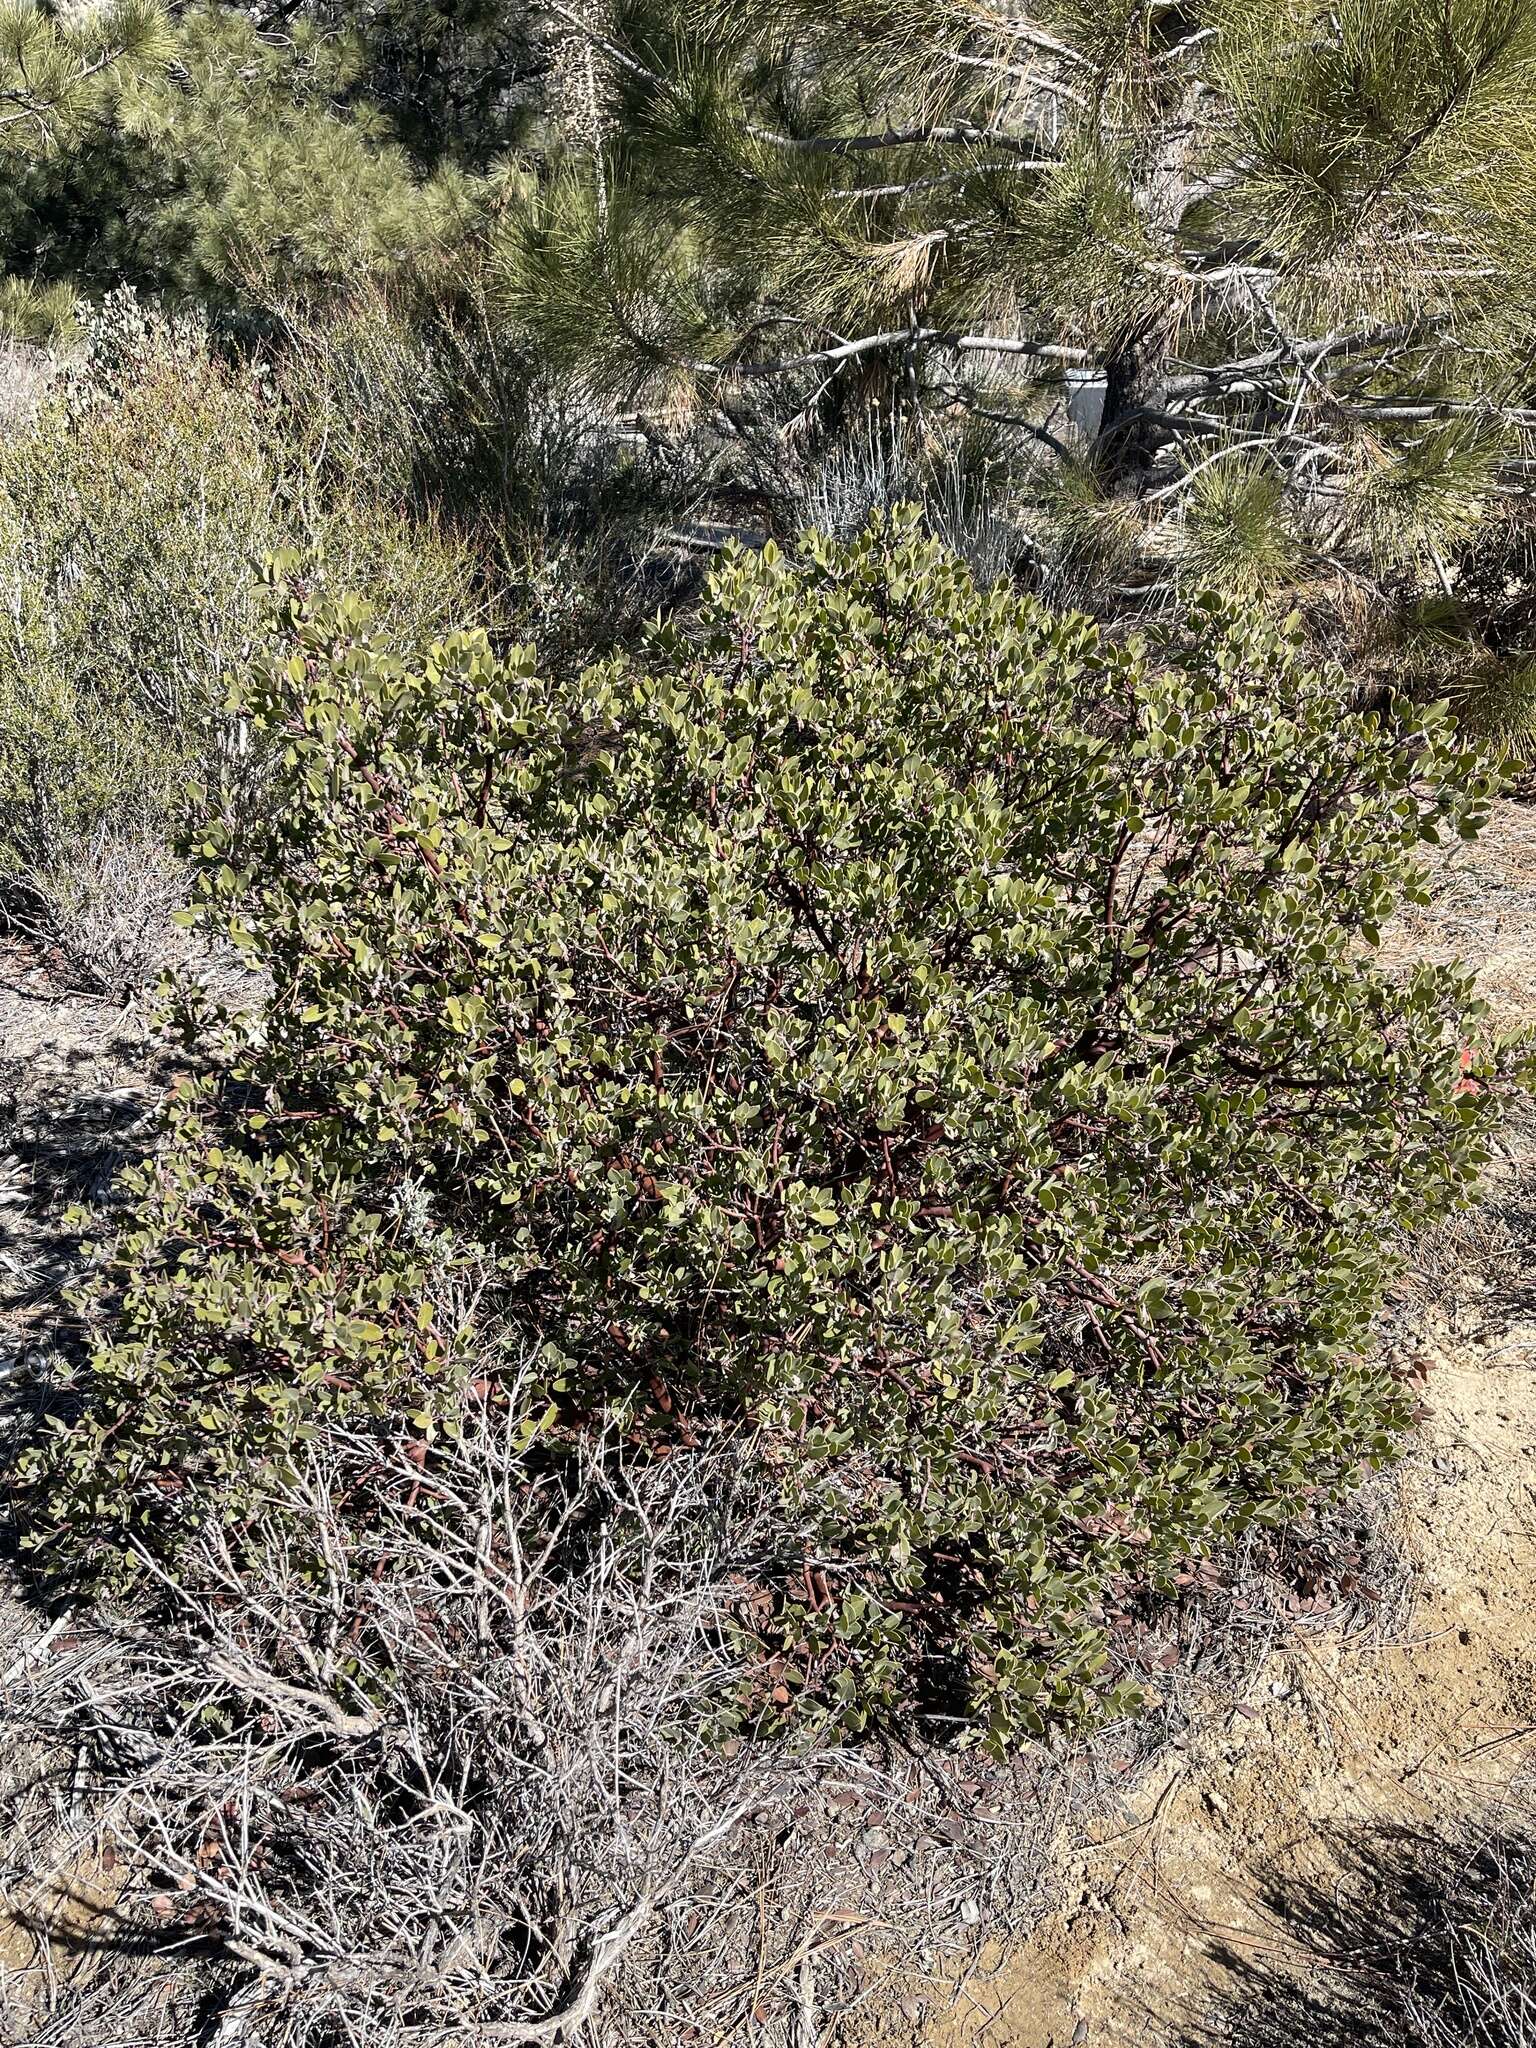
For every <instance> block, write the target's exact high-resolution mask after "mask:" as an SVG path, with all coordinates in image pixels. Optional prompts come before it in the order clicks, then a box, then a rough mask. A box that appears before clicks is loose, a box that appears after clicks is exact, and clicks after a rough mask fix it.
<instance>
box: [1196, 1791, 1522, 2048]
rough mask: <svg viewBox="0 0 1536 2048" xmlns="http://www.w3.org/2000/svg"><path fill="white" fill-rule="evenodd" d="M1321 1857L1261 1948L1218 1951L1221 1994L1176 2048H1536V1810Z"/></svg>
mask: <svg viewBox="0 0 1536 2048" xmlns="http://www.w3.org/2000/svg"><path fill="white" fill-rule="evenodd" d="M1326 1846H1327V1848H1328V1849H1329V1851H1330V1853H1329V1854H1328V1855H1327V1856H1326V1857H1320V1858H1319V1859H1318V1867H1319V1868H1324V1869H1326V1871H1327V1876H1326V1878H1325V1879H1323V1880H1320V1881H1316V1882H1314V1881H1310V1880H1308V1881H1301V1882H1286V1883H1278V1882H1277V1883H1274V1884H1272V1885H1270V1886H1268V1887H1266V1889H1265V1891H1264V1893H1263V1894H1262V1898H1261V1904H1262V1908H1263V1917H1264V1920H1265V1922H1267V1926H1266V1928H1265V1930H1264V1931H1263V1932H1262V1933H1261V1934H1259V1935H1257V1936H1254V1937H1250V1936H1247V1935H1244V1936H1243V1937H1241V1938H1240V1940H1234V1941H1232V1942H1230V1943H1228V1942H1227V1941H1225V1940H1224V1939H1223V1938H1221V1937H1218V1938H1217V1939H1216V1940H1215V1941H1213V1942H1212V1945H1211V1946H1212V1954H1213V1958H1214V1960H1215V1962H1216V1963H1217V1965H1218V1970H1219V1984H1220V1988H1219V1990H1218V1992H1217V1993H1216V1995H1215V1997H1214V1998H1213V1999H1212V2000H1211V2001H1210V2003H1209V2004H1208V2005H1207V2006H1206V2007H1205V2008H1204V2009H1203V2010H1202V2011H1200V2012H1199V2013H1198V2014H1196V2015H1194V2016H1193V2017H1192V2018H1191V2019H1190V2020H1189V2021H1188V2022H1187V2023H1185V2024H1184V2025H1183V2026H1182V2027H1180V2028H1178V2029H1177V2030H1176V2031H1174V2032H1173V2033H1171V2034H1170V2035H1169V2036H1168V2039H1167V2048H1532V2044H1533V2043H1536V1897H1533V1887H1536V1811H1521V1812H1519V1813H1518V1814H1510V1813H1506V1814H1504V1815H1502V1816H1501V1817H1500V1821H1499V1824H1498V1825H1496V1826H1494V1825H1492V1824H1488V1825H1484V1826H1481V1827H1475V1828H1474V1827H1469V1826H1465V1825H1458V1824H1447V1825H1446V1826H1444V1827H1403V1826H1393V1827H1388V1826H1370V1827H1362V1828H1360V1829H1358V1830H1355V1831H1350V1832H1338V1833H1335V1835H1334V1836H1333V1838H1332V1839H1331V1841H1330V1842H1329V1843H1328V1844H1327V1845H1326Z"/></svg>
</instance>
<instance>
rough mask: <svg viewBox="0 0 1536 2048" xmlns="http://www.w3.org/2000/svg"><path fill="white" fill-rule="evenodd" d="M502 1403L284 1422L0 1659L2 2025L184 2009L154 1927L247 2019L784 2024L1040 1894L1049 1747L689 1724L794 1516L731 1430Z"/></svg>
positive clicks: (559, 2028)
mask: <svg viewBox="0 0 1536 2048" xmlns="http://www.w3.org/2000/svg"><path fill="white" fill-rule="evenodd" d="M516 1413H517V1409H516V1405H515V1404H513V1406H512V1407H510V1408H508V1409H501V1408H497V1409H493V1410H491V1411H488V1412H486V1411H482V1412H481V1413H480V1415H479V1417H478V1419H477V1420H476V1421H475V1422H473V1423H472V1424H471V1426H469V1427H468V1428H467V1429H466V1431H465V1434H464V1435H463V1437H462V1438H461V1439H460V1440H459V1441H457V1442H455V1443H445V1444H442V1445H440V1446H438V1447H436V1448H435V1449H434V1451H433V1453H432V1454H431V1456H430V1457H424V1456H423V1455H422V1447H421V1445H420V1444H419V1443H416V1444H413V1443H411V1442H408V1441H402V1440H399V1439H394V1440H391V1439H388V1438H385V1437H383V1436H381V1435H378V1434H372V1433H368V1432H366V1431H356V1432H354V1431H350V1430H344V1429H340V1428H338V1429H335V1430H330V1431H325V1432H322V1433H321V1434H320V1435H319V1436H318V1437H317V1438H316V1439H315V1440H314V1441H313V1442H312V1443H311V1445H310V1446H309V1448H308V1450H307V1452H306V1454H305V1456H304V1458H303V1459H302V1461H301V1463H300V1464H299V1466H298V1468H297V1469H295V1470H294V1471H292V1472H290V1473H288V1474H286V1475H276V1474H274V1475H273V1476H272V1477H271V1481H270V1485H269V1488H268V1491H267V1494H266V1496H265V1500H264V1504H263V1506H262V1508H261V1510H260V1512H258V1514H257V1515H256V1516H255V1518H254V1519H253V1520H252V1521H251V1522H250V1523H249V1524H248V1525H247V1526H246V1527H245V1528H244V1529H243V1531H241V1532H239V1534H238V1535H233V1536H232V1535H229V1534H218V1533H216V1532H213V1531H210V1532H208V1533H207V1534H206V1535H205V1536H204V1537H202V1538H201V1539H200V1541H199V1543H198V1545H197V1548H196V1550H195V1552H194V1553H193V1557H192V1559H191V1560H190V1562H189V1564H188V1567H187V1568H186V1570H185V1572H184V1574H183V1577H182V1580H181V1582H180V1583H179V1584H172V1583H170V1582H169V1581H166V1580H163V1579H161V1578H159V1577H158V1576H157V1575H156V1574H155V1573H154V1571H153V1568H152V1567H149V1566H148V1565H147V1564H146V1571H147V1579H146V1584H145V1586H144V1589H143V1591H142V1593H141V1594H140V1595H139V1596H138V1597H137V1598H136V1599H135V1600H133V1601H131V1602H129V1603H127V1605H126V1606H124V1607H122V1608H120V1609H119V1610H118V1611H117V1612H115V1613H112V1614H107V1615H101V1616H97V1617H95V1618H93V1619H92V1620H91V1621H90V1622H89V1623H86V1622H84V1621H83V1620H82V1621H74V1620H71V1621H69V1622H68V1623H67V1624H63V1625H61V1626H60V1627H56V1628H54V1629H52V1630H46V1629H39V1630H38V1631H37V1632H36V1635H35V1637H34V1641H33V1644H32V1647H31V1649H30V1650H27V1651H25V1652H24V1653H23V1654H22V1655H20V1656H18V1657H17V1658H16V1659H14V1660H13V1664H12V1668H11V1669H10V1671H9V1672H8V1673H7V1674H6V1677H7V1688H6V1691H7V1697H6V1698H5V1700H4V1702H3V1706H4V1711H5V1712H6V1715H7V1718H8V1721H9V1724H10V1726H11V1727H12V1728H13V1730H15V1731H16V1732H17V1736H18V1739H21V1737H22V1736H23V1735H24V1737H25V1740H26V1742H27V1744H28V1745H29V1746H30V1749H31V1752H32V1754H33V1755H34V1756H35V1757H36V1758H37V1759H39V1763H38V1767H37V1768H36V1769H35V1770H34V1771H32V1772H30V1773H27V1774H25V1775H24V1781H23V1782H22V1783H20V1784H13V1786H12V1788H11V1790H10V1793H9V1795H8V1796H7V1797H6V1798H5V1799H4V1801H3V1804H4V1805H5V1806H7V1807H8V1808H9V1809H10V1810H9V1811H8V1812H6V1813H5V1814H4V1822H5V1825H4V1828H3V1834H4V1838H5V1840H6V1841H7V1843H8V1845H9V1846H8V1848H7V1850H6V1852H5V1862H6V1864H7V1866H8V1867H7V1868H5V1870H4V1871H3V1883H4V1889H5V1891H6V1893H7V1895H8V1896H9V1897H10V1899H11V1900H12V1902H13V1903H12V1913H13V1917H14V1920H15V1922H16V1924H17V1925H18V1927H21V1928H23V1929H27V1930H30V1933H31V1935H32V1937H33V1940H34V1942H35V1944H36V1948H35V1958H34V1965H33V1967H32V1969H31V1970H30V1972H29V1973H28V1978H27V1991H28V1996H29V1997H30V1998H32V1999H33V2000H34V2003H33V2006H32V2010H33V2014H34V2017H33V2019H32V2021H31V2022H30V2024H31V2025H33V2026H34V2027H35V2028H36V2029H38V2030H39V2031H38V2034H37V2038H40V2039H41V2038H50V2037H49V2036H48V2034H47V2032H46V2027H47V2026H50V2025H59V2026H62V2025H64V2024H65V2019H66V2017H67V2015H68V2014H69V2013H70V2012H71V2010H73V2013H74V2017H72V2018H70V2019H69V2022H68V2023H69V2025H70V2026H73V2027H75V2028H76V2029H77V2031H78V2030H79V2029H80V2028H81V2027H84V2028H85V2031H86V2032H90V2030H91V2028H92V2027H99V2025H100V2024H101V2023H102V2022H101V2020H100V2014H101V2013H105V2012H108V2011H113V2010H117V2009H118V2007H119V2006H120V2004H121V2002H122V2000H123V1999H124V1997H125V1996H126V1995H127V1987H128V1985H129V1982H130V1980H142V1984H143V1986H144V1988H145V1996H146V1998H147V1997H148V1996H149V1994H150V1992H151V1991H152V1990H155V1989H156V1987H158V1996H159V2002H158V2003H156V2005H155V2012H156V2014H157V2015H158V2017H156V2018H155V2020H154V2025H155V2026H156V2027H158V2028H160V2029H162V2031H160V2032H158V2033H147V2034H145V2035H144V2038H153V2039H159V2040H164V2041H171V2040H182V2039H185V2038H188V2036H187V2034H186V2033H185V2032H179V2031H177V2030H178V2029H182V2028H184V2027H185V2026H186V2024H187V2022H186V2017H185V2015H186V1999H185V1997H184V1996H183V1997H181V1998H180V1999H179V2000H176V1999H172V2000H169V2001H167V2000H166V1998H165V1997H164V1992H165V1985H166V1982H167V1980H166V1978H165V1974H164V1973H165V1968H166V1964H167V1961H168V1959H169V1958H171V1957H172V1956H175V1957H178V1958H179V1959H180V1966H181V1976H182V1984H183V1988H185V1985H186V1983H187V1972H188V1970H189V1969H190V1970H191V1971H192V1975H193V1978H194V1979H195V1981H196V1983H197V1986H198V1997H199V1998H200V1999H201V2001H202V2005H203V2010H204V2014H205V2017H206V2015H207V2013H208V2012H210V2011H212V2012H213V2013H215V2015H216V2024H215V2028H214V2032H213V2033H212V2034H210V2035H207V2036H205V2038H209V2039H215V2040H219V2041H223V2042H232V2041H234V2040H239V2041H241V2042H243V2043H247V2042H248V2043H252V2044H257V2043H259V2044H263V2048H319V2044H322V2043H324V2044H330V2043H348V2044H357V2048H362V2044H364V2043H366V2044H367V2048H389V2044H393V2043H402V2044H403V2043H405V2042H407V2041H409V2042H412V2043H422V2042H443V2043H446V2042H448V2041H450V2040H451V2041H455V2042H458V2041H464V2042H471V2041H472V2042H476V2043H478V2042H528V2043H535V2042H545V2041H550V2042H553V2041H560V2040H567V2039H570V2038H573V2037H577V2036H579V2037H580V2038H581V2039H582V2040H583V2041H588V2042H591V2043H592V2044H594V2048H608V2044H612V2048H620V2044H639V2043H642V2042H643V2043H646V2044H653V2043H654V2044H661V2043H665V2042H678V2043H682V2042H689V2041H698V2040H706V2041H715V2040H737V2039H759V2040H761V2041H763V2042H782V2043H784V2044H785V2048H798V2044H799V2043H801V2042H803V2041H809V2040H818V2039H820V2038H822V2035H821V2033H820V2031H819V2030H820V2029H822V2028H823V2027H825V2026H826V2025H827V2024H829V2022H830V2021H831V2019H832V2017H833V2016H834V2015H836V2014H838V2013H842V2012H846V2011H848V2010H849V2009H851V2008H852V2007H853V2006H855V2005H857V2004H859V2003H860V2002H862V2001H864V2000H867V1999H871V1998H874V1997H877V1996H884V1995H886V1993H887V1991H888V1989H889V1986H890V1984H891V1982H892V1980H893V1979H895V1980H897V1981H898V1982H899V1983H900V1985H901V1986H902V1988H903V1994H904V1995H905V1996H907V1997H908V1998H909V2000H910V1999H918V2000H920V1999H921V1998H922V1996H923V1993H922V1990H921V1982H922V1980H923V1978H924V1977H925V1976H927V1975H929V1974H930V1973H933V1972H939V1973H941V1974H943V1975H945V1976H950V1975H952V1973H953V1972H954V1971H955V1970H956V1969H963V1968H964V1966H965V1965H966V1963H967V1961H968V1960H972V1959H974V1957H975V1955H976V1953H977V1951H978V1949H979V1946H980V1944H981V1943H982V1941H983V1940H985V1939H986V1938H987V1937H988V1936H990V1935H996V1934H998V1933H1002V1932H1006V1931H1007V1930H1008V1929H1010V1928H1012V1927H1016V1926H1017V1925H1018V1924H1019V1922H1020V1920H1021V1918H1023V1917H1027V1916H1028V1915H1029V1914H1030V1913H1032V1912H1033V1911H1035V1910H1038V1907H1039V1905H1040V1903H1041V1901H1042V1900H1043V1898H1044V1896H1045V1875H1046V1871H1045V1863H1046V1858H1047V1855H1048V1851H1049V1847H1050V1843H1051V1840H1052V1837H1053V1836H1054V1834H1055V1833H1056V1832H1057V1830H1058V1828H1059V1826H1060V1824H1061V1822H1062V1820H1063V1818H1064V1816H1065V1813H1066V1810H1067V1805H1068V1803H1069V1801H1070V1799H1071V1798H1072V1796H1073V1788H1074V1786H1076V1785H1079V1784H1080V1783H1081V1782H1082V1781H1081V1779H1080V1777H1078V1776H1074V1773H1073V1772H1072V1771H1071V1770H1069V1769H1067V1768H1066V1767H1064V1765H1063V1764H1062V1763H1061V1762H1060V1760H1053V1759H1052V1758H1051V1757H1050V1756H1049V1755H1048V1754H1047V1753H1046V1752H1043V1751H1042V1752H1041V1753H1040V1754H1039V1755H1038V1756H1036V1757H1034V1758H1033V1759H1027V1760H1025V1761H1023V1762H1016V1763H1014V1764H1010V1765H1006V1766H1005V1765H993V1764H985V1763H983V1762H982V1761H981V1760H980V1759H977V1758H975V1757H968V1756H965V1755H954V1756H947V1757H946V1756H933V1755H929V1756H927V1757H912V1756H906V1755H903V1754H901V1753H900V1752H899V1751H892V1752H889V1753H887V1754H885V1755H879V1754H876V1753H875V1752H874V1751H873V1750H872V1749H871V1750H869V1751H866V1752H864V1753H861V1754H853V1753H850V1752H847V1751H835V1750H830V1749H821V1750H816V1751H809V1750H806V1751H798V1752H797V1751H796V1750H794V1749H792V1748H787V1747H786V1746H785V1745H784V1744H782V1743H781V1742H777V1741H767V1740H765V1741H761V1742H759V1741H756V1740H754V1739H752V1738H751V1737H750V1736H748V1737H742V1736H741V1735H736V1734H731V1733H729V1732H727V1731H728V1728H729V1715H728V1710H729V1708H730V1706H731V1705H732V1703H733V1701H734V1700H735V1699H736V1698H737V1697H739V1693H740V1687H741V1673H740V1658H741V1654H742V1653H741V1640H740V1635H739V1631H738V1630H737V1629H736V1625H735V1616H736V1612H737V1609H738V1606H739V1603H740V1601H741V1599H742V1597H743V1595H744V1593H745V1592H746V1591H747V1590H748V1588H749V1587H750V1584H751V1583H752V1581H753V1578H754V1575H755V1574H757V1573H759V1572H760V1571H761V1570H762V1569H763V1566H764V1562H765V1558H766V1557H767V1556H768V1555H769V1554H770V1553H773V1552H780V1551H782V1548H783V1545H784V1543H785V1541H786V1537H787V1536H788V1535H789V1534H791V1533H792V1532H787V1531H786V1530H785V1529H784V1528H783V1527H782V1526H780V1525H779V1524H778V1523H777V1522H776V1521H775V1520H774V1512H775V1511H774V1510H773V1509H771V1508H770V1507H769V1505H768V1500H769V1495H768V1493H767V1492H766V1490H760V1489H759V1488H758V1487H757V1486H756V1484H755V1481H754V1479H753V1476H752V1474H753V1467H752V1462H751V1458H750V1455H749V1454H748V1453H747V1452H746V1451H745V1450H744V1449H742V1448H740V1447H737V1448H736V1449H723V1450H718V1451H715V1452H711V1453H703V1454H700V1455H698V1456H696V1457H678V1458H676V1459H670V1460H664V1461H661V1462H659V1463H652V1464H650V1465H648V1466H642V1465H638V1464H634V1463H632V1462H630V1461H629V1460H627V1459H626V1458H625V1457H624V1456H622V1455H618V1456H616V1455H615V1447H614V1446H612V1445H607V1446H604V1447H601V1450H599V1448H597V1447H594V1449H593V1450H592V1451H591V1452H590V1453H589V1454H587V1455H586V1456H585V1457H584V1458H583V1459H582V1462H581V1463H580V1465H579V1468H577V1469H575V1470H572V1469H569V1468H567V1469H564V1470H563V1471H562V1472H560V1473H559V1474H558V1475H557V1474H554V1473H546V1474H544V1475H542V1476H541V1475H539V1474H538V1473H537V1472H536V1470H535V1469H534V1467H533V1466H532V1465H531V1464H530V1461H529V1456H528V1453H527V1451H526V1449H525V1446H524V1445H523V1443H522V1442H521V1441H520V1437H519V1433H518V1430H517V1428H516V1426H515V1424H514V1423H513V1422H512V1420H511V1419H510V1418H511V1417H512V1416H514V1415H515V1414H516ZM104 1865H105V1867H107V1868H109V1869H110V1870H111V1871H112V1872H113V1873H114V1875H113V1880H112V1884H111V1887H110V1888H109V1890H108V1892H107V1893H106V1894H105V1895H104V1894H103V1892H102V1890H101V1888H100V1886H99V1884H98V1882H97V1874H98V1873H99V1872H100V1871H101V1869H102V1868H103V1866H104ZM82 1873H83V1874H84V1875H83V1877H81V1876H80V1874H82ZM77 1878H79V1879H80V1881H79V1882H77ZM61 1902H62V1904H61ZM82 1921H83V1922H84V1923H86V1925H85V1931H84V1932H82ZM61 1949H62V1950H64V1951H67V1952H68V1953H69V1954H70V1955H72V1956H73V1957H74V1958H75V1960H76V1961H78V1958H79V1956H80V1954H81V1953H82V1952H83V1951H85V1950H87V1949H88V1950H90V1951H91V1952H92V1954H93V1957H94V1961H93V1965H92V1974H91V1977H90V1983H91V1987H92V1988H91V1990H90V1992H89V1995H87V1992H86V1990H85V1989H84V1982H85V1980H84V1979H82V1978H81V1977H79V1976H78V1975H76V1976H73V1977H72V1976H71V1971H70V1969H69V1968H65V1967H61V1965H60V1963H59V1961H58V1954H59V1951H60V1950H61ZM50 1957H51V1958H53V1960H52V1962H51V1964H50V1965H49V1967H47V1968H45V1966H44V1959H45V1958H50ZM146 1959H147V1960H146ZM914 1987H916V1988H914ZM930 1995H932V1994H930ZM946 1995H947V1994H946ZM92 2001H94V2003H93V2002H92ZM98 2008H99V2011H98ZM916 2009H917V2008H916V2007H915V2006H914V2010H916ZM85 2013H95V2014H96V2015H97V2016H96V2017H95V2018H92V2019H90V2021H89V2025H87V2023H86V2019H85V2017H83V2016H82V2015H83V2014H85ZM50 2014H51V2015H52V2018H50V2017H49V2015H50ZM135 2024H136V2025H138V2026H139V2027H140V2028H141V2030H142V2029H143V2027H144V2026H146V2025H147V2024H148V2022H146V2021H144V2020H143V2019H142V2016H141V2018H140V2020H139V2021H136V2022H135ZM743 2030H745V2031H743ZM58 2038H61V2039H62V2038H67V2034H64V2035H60V2036H58Z"/></svg>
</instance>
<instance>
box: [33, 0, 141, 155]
mask: <svg viewBox="0 0 1536 2048" xmlns="http://www.w3.org/2000/svg"><path fill="white" fill-rule="evenodd" d="M170 41H171V39H170V30H169V25H168V23H167V21H166V18H165V10H164V7H163V6H162V5H161V0H103V4H101V5H99V6H94V7H87V8H85V9H83V10H79V9H77V10H75V11H73V12H72V13H70V14H69V15H67V16H60V15H59V14H58V13H56V12H55V11H53V10H52V9H45V8H43V7H42V6H39V5H38V4H37V0H5V4H4V5H3V6H0V152H3V153H4V155H5V156H6V157H8V158H11V159H14V158H16V157H28V156H31V157H36V156H40V155H44V154H46V153H47V152H48V151H50V150H52V149H55V148H57V147H59V145H60V144H61V143H63V142H65V141H68V140H69V139H71V138H73V137H76V136H78V135H79V134H80V132H81V131H82V129H83V127H84V126H85V124H86V123H87V122H88V121H89V120H90V119H91V118H92V117H93V116H94V115H95V114H97V113H98V112H99V110H100V107H101V104H102V101H103V100H104V98H105V97H106V96H107V95H108V94H109V93H112V92H121V91H123V90H125V89H126V88H127V87H128V86H129V84H130V83H131V81H132V80H133V79H134V78H135V77H136V76H138V75H141V74H143V73H145V72H147V71H149V70H150V69H152V68H153V67H154V66H155V65H156V64H157V63H158V62H161V61H163V60H164V58H165V57H166V56H167V55H168V54H169V50H170Z"/></svg>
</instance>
